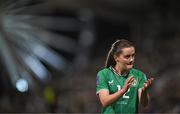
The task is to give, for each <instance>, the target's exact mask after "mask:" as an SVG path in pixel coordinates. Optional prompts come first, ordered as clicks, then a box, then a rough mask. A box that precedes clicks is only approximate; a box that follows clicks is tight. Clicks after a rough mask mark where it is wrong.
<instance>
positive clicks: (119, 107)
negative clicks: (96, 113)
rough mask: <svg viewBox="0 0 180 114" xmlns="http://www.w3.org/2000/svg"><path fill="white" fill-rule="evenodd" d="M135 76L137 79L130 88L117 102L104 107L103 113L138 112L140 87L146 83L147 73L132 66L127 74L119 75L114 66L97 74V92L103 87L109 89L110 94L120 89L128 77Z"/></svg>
mask: <svg viewBox="0 0 180 114" xmlns="http://www.w3.org/2000/svg"><path fill="white" fill-rule="evenodd" d="M130 76H133V77H134V78H135V80H136V81H134V83H133V84H132V85H131V87H130V89H129V90H128V91H127V92H126V93H125V94H124V95H123V96H122V97H120V98H119V99H118V100H117V101H116V102H114V103H112V104H111V105H109V106H107V107H104V108H103V109H102V113H104V114H114V113H118V114H124V113H131V114H132V113H136V112H137V106H138V105H137V103H138V89H139V88H141V87H143V85H144V83H145V82H146V81H147V78H146V75H145V74H144V73H143V72H141V71H139V70H137V69H134V68H132V69H131V70H130V71H129V73H128V74H127V76H119V75H118V74H116V73H114V72H113V70H112V68H111V67H109V68H104V69H102V70H101V71H99V72H98V74H97V85H96V94H98V93H99V91H101V90H102V89H107V90H109V93H110V94H113V93H115V92H117V91H118V90H120V89H121V88H122V87H123V86H124V84H125V82H126V80H127V78H128V77H130Z"/></svg>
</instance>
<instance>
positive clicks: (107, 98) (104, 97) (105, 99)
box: [99, 77, 134, 107]
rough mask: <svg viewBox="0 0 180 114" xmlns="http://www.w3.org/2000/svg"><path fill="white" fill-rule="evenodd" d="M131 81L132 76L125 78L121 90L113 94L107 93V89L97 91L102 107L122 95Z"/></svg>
mask: <svg viewBox="0 0 180 114" xmlns="http://www.w3.org/2000/svg"><path fill="white" fill-rule="evenodd" d="M133 81H134V78H133V77H129V79H128V80H127V82H126V84H125V85H124V87H123V88H122V89H121V90H119V91H117V92H116V93H114V94H109V91H108V90H107V89H104V90H101V91H100V92H99V98H100V101H101V103H102V105H103V107H106V106H108V105H110V104H112V103H113V102H115V101H116V100H117V99H118V98H119V97H121V96H123V95H124V94H125V93H126V91H127V90H128V89H129V87H130V85H131V84H132V82H133Z"/></svg>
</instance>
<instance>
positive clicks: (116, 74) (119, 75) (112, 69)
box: [109, 66, 129, 77]
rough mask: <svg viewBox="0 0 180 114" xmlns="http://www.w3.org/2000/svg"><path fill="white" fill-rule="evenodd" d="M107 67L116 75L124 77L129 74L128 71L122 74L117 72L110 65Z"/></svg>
mask: <svg viewBox="0 0 180 114" xmlns="http://www.w3.org/2000/svg"><path fill="white" fill-rule="evenodd" d="M109 68H110V69H111V70H112V71H113V72H114V73H115V74H116V75H118V76H122V77H126V76H128V75H129V72H126V73H124V74H123V75H121V74H119V73H117V72H116V70H115V69H114V68H113V67H112V66H110V67H109Z"/></svg>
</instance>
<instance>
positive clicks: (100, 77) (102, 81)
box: [96, 72, 109, 94]
mask: <svg viewBox="0 0 180 114" xmlns="http://www.w3.org/2000/svg"><path fill="white" fill-rule="evenodd" d="M103 89H106V90H109V89H108V84H107V79H106V77H105V75H104V74H103V73H102V72H98V74H97V77H96V94H98V93H99V92H100V91H101V90H103Z"/></svg>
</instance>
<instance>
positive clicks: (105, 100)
mask: <svg viewBox="0 0 180 114" xmlns="http://www.w3.org/2000/svg"><path fill="white" fill-rule="evenodd" d="M125 92H126V91H125V90H124V89H121V90H119V91H117V92H116V93H113V94H109V95H104V96H103V97H102V99H101V103H102V105H103V107H106V106H108V105H110V104H112V103H113V102H115V101H116V100H117V99H119V98H120V97H121V96H123V95H124V93H125Z"/></svg>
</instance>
